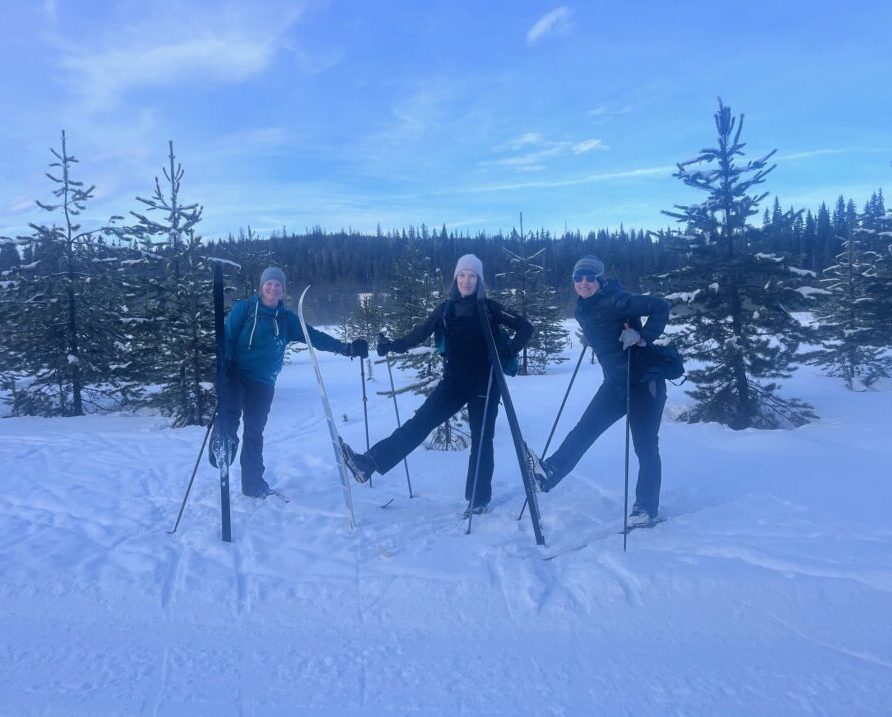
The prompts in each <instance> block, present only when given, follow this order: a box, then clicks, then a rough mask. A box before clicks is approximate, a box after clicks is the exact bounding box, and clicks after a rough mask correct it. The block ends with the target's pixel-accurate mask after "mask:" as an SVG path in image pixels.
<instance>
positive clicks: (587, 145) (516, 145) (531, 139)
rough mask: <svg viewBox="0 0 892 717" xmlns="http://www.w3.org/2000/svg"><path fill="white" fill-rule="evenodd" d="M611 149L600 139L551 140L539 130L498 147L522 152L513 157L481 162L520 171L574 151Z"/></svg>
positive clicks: (499, 150) (581, 152)
mask: <svg viewBox="0 0 892 717" xmlns="http://www.w3.org/2000/svg"><path fill="white" fill-rule="evenodd" d="M608 149H610V148H609V147H608V146H607V145H606V144H604V142H603V141H601V140H600V139H587V140H583V141H582V142H568V141H566V140H550V139H548V138H546V137H545V136H544V135H542V134H541V133H539V132H526V133H524V134H522V135H520V136H519V137H515V138H513V139H510V140H508V141H507V142H505V143H504V144H502V145H500V146H499V147H496V149H495V151H496V152H522V153H521V154H517V155H515V156H511V157H502V158H500V159H492V160H487V161H483V162H480V165H481V166H484V167H485V166H496V167H511V168H513V169H515V170H517V171H519V172H531V171H538V170H541V169H545V165H544V164H543V162H544V160H546V159H549V158H552V157H558V156H560V155H566V154H568V153H572V154H575V155H580V154H586V153H588V152H592V151H594V150H608Z"/></svg>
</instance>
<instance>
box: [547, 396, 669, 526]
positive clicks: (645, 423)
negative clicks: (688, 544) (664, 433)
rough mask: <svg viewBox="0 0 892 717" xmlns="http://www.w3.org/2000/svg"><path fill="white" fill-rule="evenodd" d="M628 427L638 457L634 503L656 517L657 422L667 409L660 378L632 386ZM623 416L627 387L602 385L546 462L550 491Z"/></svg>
mask: <svg viewBox="0 0 892 717" xmlns="http://www.w3.org/2000/svg"><path fill="white" fill-rule="evenodd" d="M629 403H630V410H629V425H630V428H631V432H632V443H633V444H634V446H635V455H637V456H638V484H637V486H636V487H635V503H636V504H637V506H638V507H640V508H641V509H642V510H645V511H647V512H648V513H650V514H651V515H656V513H657V511H658V509H659V507H660V483H661V480H662V463H661V461H660V436H659V433H660V421H661V420H662V418H663V406H665V405H666V381H665V380H664V379H662V378H659V379H655V380H653V381H648V382H646V383H633V384H632V387H631V392H630V400H629ZM625 415H626V387H625V386H622V385H616V384H614V383H608V382H605V383H602V384H601V387H600V388H599V389H598V391H597V393H595V397H594V398H593V399H592V401H591V403H589V405H588V408H586V409H585V411H584V412H583V414H582V418H580V419H579V423H577V424H576V425H575V426H574V427H573V430H571V431H570V433H569V434H568V435H567V437H566V438H565V439H564V442H563V443H562V444H561V446H560V448H558V449H557V450H556V451H555V452H554V453H553V454H552V456H551V457H550V458H549V459H548V467H549V469H550V471H551V476H552V478H551V481H552V487H553V486H554V485H556V484H557V483H558V482H560V480H561V479H562V478H563V477H564V476H566V475H567V474H568V473H569V472H570V471H571V470H573V468H574V467H575V466H576V464H577V463H578V462H579V460H580V459H581V458H582V456H583V455H584V454H585V452H586V451H587V450H588V449H589V448H590V447H591V445H592V444H593V443H594V442H595V441H596V440H597V439H598V436H600V435H601V434H602V433H604V431H606V430H607V429H608V428H610V426H612V425H613V424H614V423H616V421H618V420H619V419H620V418H622V417H623V416H625Z"/></svg>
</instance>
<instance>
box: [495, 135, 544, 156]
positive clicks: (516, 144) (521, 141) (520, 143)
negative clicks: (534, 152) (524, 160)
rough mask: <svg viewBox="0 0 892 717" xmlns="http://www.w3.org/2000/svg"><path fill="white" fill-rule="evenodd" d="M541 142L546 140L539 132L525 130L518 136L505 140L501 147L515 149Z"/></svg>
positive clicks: (541, 143) (540, 143)
mask: <svg viewBox="0 0 892 717" xmlns="http://www.w3.org/2000/svg"><path fill="white" fill-rule="evenodd" d="M543 144H546V141H545V138H544V137H543V136H542V135H541V134H539V133H538V132H526V133H525V134H522V135H520V137H515V138H514V139H509V140H508V141H507V142H505V144H504V145H502V149H507V150H511V151H517V150H518V149H523V148H524V147H529V146H530V145H543Z"/></svg>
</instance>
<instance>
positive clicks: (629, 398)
mask: <svg viewBox="0 0 892 717" xmlns="http://www.w3.org/2000/svg"><path fill="white" fill-rule="evenodd" d="M626 351H627V355H626V471H625V474H626V477H625V483H624V486H623V487H624V490H625V502H624V503H623V552H626V540H627V538H628V537H629V519H628V515H629V429H630V423H631V419H630V418H629V413H630V410H629V409H631V407H632V392H631V389H632V347H631V346H630V347H629V348H627V349H626Z"/></svg>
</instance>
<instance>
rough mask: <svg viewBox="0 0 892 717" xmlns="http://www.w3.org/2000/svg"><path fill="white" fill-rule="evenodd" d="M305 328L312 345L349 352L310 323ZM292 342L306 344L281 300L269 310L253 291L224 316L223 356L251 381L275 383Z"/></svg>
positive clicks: (296, 324) (298, 326) (320, 348)
mask: <svg viewBox="0 0 892 717" xmlns="http://www.w3.org/2000/svg"><path fill="white" fill-rule="evenodd" d="M307 329H309V332H310V340H311V341H312V342H313V348H316V349H319V350H320V351H330V352H332V353H336V354H344V355H345V356H347V355H349V353H350V350H349V347H348V346H347V345H345V344H343V343H341V342H340V341H338V340H337V339H335V338H333V337H331V336H329V335H328V334H326V333H323V332H321V331H317V330H316V329H314V328H313V327H312V326H308V327H307ZM291 341H302V342H303V343H306V338H305V337H304V332H303V330H301V327H300V319H298V318H297V314H295V313H294V312H293V311H291V309H286V308H285V305H284V304H283V303H282V302H281V301H280V302H279V305H278V306H276V307H275V308H273V309H270V308H268V307H266V306H264V305H263V302H262V301H260V297H259V296H257V295H256V294H255V295H254V296H252V297H251V298H250V299H242V300H241V301H239V302H237V303H236V304H235V306H233V307H232V311H230V312H229V316H228V317H227V319H226V358H227V359H231V360H234V361H235V364H236V366H237V368H238V371H239V373H241V375H242V376H244V377H245V378H247V379H250V380H251V381H259V382H260V383H267V384H275V382H276V376H278V375H279V371H281V370H282V362H283V360H284V358H285V346H286V344H288V343H289V342H291Z"/></svg>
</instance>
